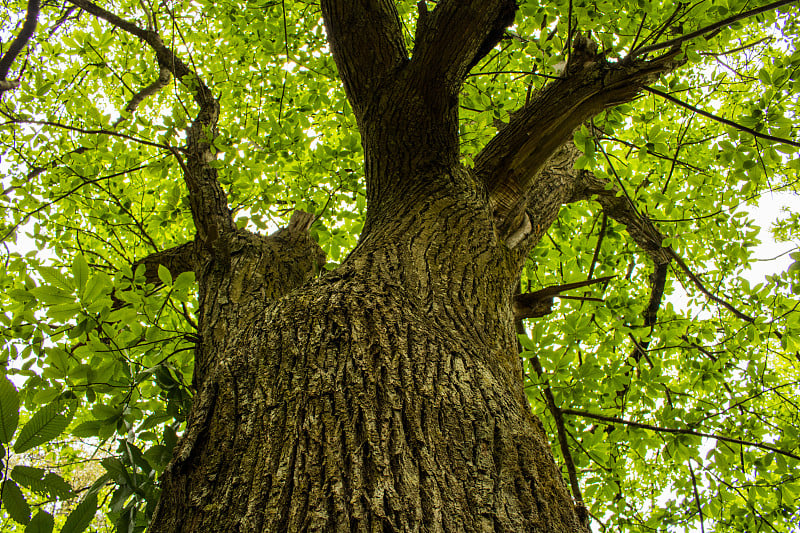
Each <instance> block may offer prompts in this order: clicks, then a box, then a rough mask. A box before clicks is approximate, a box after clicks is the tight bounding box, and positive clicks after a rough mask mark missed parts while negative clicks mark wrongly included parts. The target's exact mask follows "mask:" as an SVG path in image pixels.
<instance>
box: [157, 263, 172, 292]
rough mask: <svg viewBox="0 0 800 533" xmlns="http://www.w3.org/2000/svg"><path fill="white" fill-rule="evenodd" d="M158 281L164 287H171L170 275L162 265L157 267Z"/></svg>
mask: <svg viewBox="0 0 800 533" xmlns="http://www.w3.org/2000/svg"><path fill="white" fill-rule="evenodd" d="M158 279H160V280H161V283H163V284H164V285H166V286H168V287H169V286H170V285H172V274H171V273H170V271H169V269H168V268H167V267H165V266H164V265H158Z"/></svg>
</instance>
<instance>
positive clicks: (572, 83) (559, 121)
mask: <svg viewBox="0 0 800 533" xmlns="http://www.w3.org/2000/svg"><path fill="white" fill-rule="evenodd" d="M677 55H678V51H677V50H675V51H672V52H670V53H667V54H665V55H663V56H660V57H658V58H656V59H653V60H650V61H622V62H619V63H614V64H612V63H609V62H608V61H606V60H605V58H604V57H603V56H602V54H599V53H597V45H596V44H595V43H592V42H591V41H589V40H588V39H587V38H586V37H584V36H580V35H578V36H576V37H575V46H574V50H573V53H572V56H571V58H570V62H569V65H568V66H567V68H566V69H565V73H564V74H565V75H564V77H563V78H561V79H559V80H555V81H553V82H551V83H550V84H549V85H547V86H545V87H544V89H543V90H542V91H541V92H540V93H539V94H538V95H537V96H536V97H534V98H532V99H531V101H530V102H529V103H528V104H527V105H525V106H524V107H522V108H521V109H520V110H519V111H517V112H516V113H514V114H513V115H512V118H511V121H510V122H509V124H508V126H506V127H505V128H504V129H502V130H501V131H500V132H499V133H498V134H497V135H496V136H495V137H494V138H493V139H492V140H491V141H490V142H489V143H488V144H487V145H486V147H484V149H483V150H482V151H481V152H480V153H479V154H478V156H477V157H476V158H475V173H476V175H477V176H478V177H479V179H480V180H481V181H482V182H483V183H484V184H485V186H486V189H487V192H488V194H489V200H490V203H491V207H492V210H493V212H494V217H495V223H496V224H497V225H498V227H502V226H504V225H506V224H507V219H509V218H511V217H513V216H514V215H515V213H517V212H518V211H519V204H520V203H523V202H527V199H526V198H527V192H528V190H529V189H530V187H531V185H532V183H533V182H534V180H536V178H537V176H538V175H539V173H540V172H541V171H542V169H543V168H544V166H545V165H546V164H547V161H548V160H549V159H550V157H551V156H552V154H553V153H555V152H556V151H557V150H558V149H559V148H560V147H561V146H562V145H563V144H564V143H565V142H566V141H567V140H569V138H570V136H571V135H572V132H573V131H574V130H575V128H577V127H578V126H579V125H580V124H582V123H583V122H585V121H586V120H587V119H588V118H590V117H592V116H594V115H596V114H597V113H599V112H600V111H602V110H603V109H605V108H607V107H611V106H614V105H618V104H620V103H623V102H627V101H630V100H631V99H633V98H634V97H635V96H636V95H637V94H639V92H640V91H641V90H642V89H643V88H644V87H645V86H646V85H647V84H648V83H650V82H651V81H653V80H654V79H656V78H657V77H658V76H659V75H661V74H663V73H665V72H668V71H669V70H671V69H673V68H675V67H676V66H677V65H678V61H677V60H676V57H677ZM543 125H544V126H543Z"/></svg>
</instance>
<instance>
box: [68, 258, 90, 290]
mask: <svg viewBox="0 0 800 533" xmlns="http://www.w3.org/2000/svg"><path fill="white" fill-rule="evenodd" d="M72 279H73V280H75V287H77V288H78V296H80V295H82V294H83V291H84V289H85V288H86V281H87V280H88V279H89V265H88V263H87V262H86V259H85V258H84V257H83V255H82V254H78V255H76V256H75V259H74V260H73V262H72Z"/></svg>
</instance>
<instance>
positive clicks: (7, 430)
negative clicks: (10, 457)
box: [0, 377, 19, 444]
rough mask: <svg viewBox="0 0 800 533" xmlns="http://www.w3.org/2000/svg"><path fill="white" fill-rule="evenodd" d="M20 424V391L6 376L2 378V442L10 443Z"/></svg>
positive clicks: (0, 427)
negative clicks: (18, 391)
mask: <svg viewBox="0 0 800 533" xmlns="http://www.w3.org/2000/svg"><path fill="white" fill-rule="evenodd" d="M17 424H19V393H17V389H16V388H15V387H14V385H13V384H12V383H11V382H10V381H8V380H7V379H6V378H5V377H2V378H0V443H3V444H8V443H9V442H11V437H13V436H14V432H15V431H16V430H17Z"/></svg>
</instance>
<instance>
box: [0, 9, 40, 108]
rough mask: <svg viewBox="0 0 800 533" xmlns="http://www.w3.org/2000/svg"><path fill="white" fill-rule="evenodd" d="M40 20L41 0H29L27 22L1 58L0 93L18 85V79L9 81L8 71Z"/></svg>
mask: <svg viewBox="0 0 800 533" xmlns="http://www.w3.org/2000/svg"><path fill="white" fill-rule="evenodd" d="M38 20H39V0H28V12H27V14H26V16H25V22H24V23H23V24H22V29H21V30H20V32H19V34H17V36H16V37H15V38H14V40H13V41H11V44H10V45H9V47H8V50H6V53H5V54H3V57H2V58H0V94H2V93H3V91H6V90H8V89H13V88H15V87H16V86H17V84H18V83H17V82H16V81H9V80H7V79H6V78H7V77H8V72H9V71H10V70H11V65H12V64H13V63H14V60H15V59H16V58H17V56H18V55H19V53H20V52H22V49H23V48H25V45H26V44H28V41H30V40H31V37H33V32H34V31H35V30H36V24H37V22H38Z"/></svg>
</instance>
